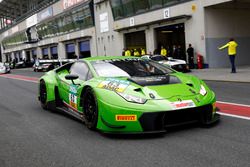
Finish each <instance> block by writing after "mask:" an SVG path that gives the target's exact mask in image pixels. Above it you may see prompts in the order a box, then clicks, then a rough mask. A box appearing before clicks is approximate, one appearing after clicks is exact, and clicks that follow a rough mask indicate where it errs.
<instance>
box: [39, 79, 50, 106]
mask: <svg viewBox="0 0 250 167" xmlns="http://www.w3.org/2000/svg"><path fill="white" fill-rule="evenodd" d="M39 97H40V103H41V106H42V108H43V109H45V110H48V104H47V88H46V83H45V81H44V80H41V81H40V85H39Z"/></svg>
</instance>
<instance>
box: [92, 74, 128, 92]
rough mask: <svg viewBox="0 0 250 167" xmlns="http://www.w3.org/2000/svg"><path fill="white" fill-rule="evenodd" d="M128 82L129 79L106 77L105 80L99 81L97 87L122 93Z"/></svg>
mask: <svg viewBox="0 0 250 167" xmlns="http://www.w3.org/2000/svg"><path fill="white" fill-rule="evenodd" d="M129 84H130V82H129V81H124V80H119V79H115V78H107V79H106V80H105V81H102V82H101V83H99V85H98V86H97V87H98V88H103V89H108V90H111V91H115V92H120V93H122V92H124V91H125V89H126V88H127V87H128V86H129Z"/></svg>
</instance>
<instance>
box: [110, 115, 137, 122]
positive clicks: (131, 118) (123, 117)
mask: <svg viewBox="0 0 250 167" xmlns="http://www.w3.org/2000/svg"><path fill="white" fill-rule="evenodd" d="M115 120H116V121H130V122H132V121H137V115H116V116H115Z"/></svg>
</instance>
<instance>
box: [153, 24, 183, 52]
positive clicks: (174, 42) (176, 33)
mask: <svg viewBox="0 0 250 167" xmlns="http://www.w3.org/2000/svg"><path fill="white" fill-rule="evenodd" d="M155 34H156V46H157V49H156V51H155V52H157V53H158V54H159V53H160V50H161V46H164V47H165V48H166V49H167V51H168V56H170V57H173V47H174V46H176V47H178V46H180V48H181V50H182V53H183V54H185V50H186V48H185V26H184V24H183V23H181V24H174V25H169V26H164V27H160V28H157V29H155Z"/></svg>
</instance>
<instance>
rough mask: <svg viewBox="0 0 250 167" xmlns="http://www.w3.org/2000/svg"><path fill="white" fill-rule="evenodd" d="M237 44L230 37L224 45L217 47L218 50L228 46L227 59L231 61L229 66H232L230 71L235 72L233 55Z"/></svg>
mask: <svg viewBox="0 0 250 167" xmlns="http://www.w3.org/2000/svg"><path fill="white" fill-rule="evenodd" d="M237 46H238V44H237V43H236V42H235V41H234V39H233V38H231V39H230V41H229V42H228V43H227V44H225V45H224V46H222V47H220V48H219V50H222V49H225V48H228V56H229V59H230V62H231V67H232V71H231V73H236V67H235V56H236V53H237Z"/></svg>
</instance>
